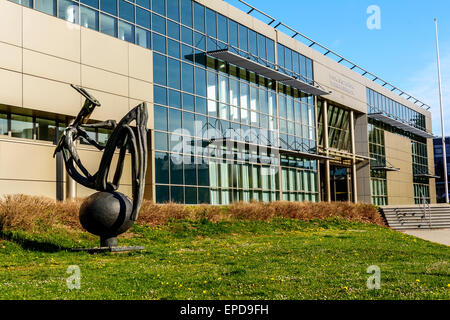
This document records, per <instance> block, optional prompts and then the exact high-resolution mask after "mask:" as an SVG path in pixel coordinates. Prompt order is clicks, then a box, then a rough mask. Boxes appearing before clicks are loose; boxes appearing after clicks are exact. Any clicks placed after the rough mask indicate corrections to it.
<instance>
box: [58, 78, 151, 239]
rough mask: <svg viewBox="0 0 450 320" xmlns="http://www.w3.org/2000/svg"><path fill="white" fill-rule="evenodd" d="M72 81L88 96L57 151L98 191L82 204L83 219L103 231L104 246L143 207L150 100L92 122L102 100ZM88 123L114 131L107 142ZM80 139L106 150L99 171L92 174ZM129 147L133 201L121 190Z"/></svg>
mask: <svg viewBox="0 0 450 320" xmlns="http://www.w3.org/2000/svg"><path fill="white" fill-rule="evenodd" d="M71 86H72V87H73V88H74V89H75V90H77V91H78V92H79V93H80V94H81V95H83V96H84V97H85V98H86V100H85V102H84V105H83V107H82V109H81V111H80V112H79V114H78V116H77V117H76V118H75V120H73V121H72V122H71V123H70V125H69V126H68V127H67V128H66V129H65V130H64V133H63V134H62V136H61V138H60V140H59V143H58V146H57V147H56V149H55V153H54V156H55V155H56V154H57V153H58V152H62V155H63V159H64V162H65V165H66V170H67V172H68V174H69V175H70V176H71V177H72V178H73V179H74V180H75V181H76V182H78V183H79V184H81V185H83V186H85V187H87V188H90V189H94V190H97V191H98V192H97V193H95V194H93V195H91V196H90V197H89V198H87V199H86V200H85V201H84V202H83V204H82V205H81V208H80V222H81V224H82V226H83V227H84V228H85V229H86V230H87V231H89V232H90V233H93V234H95V235H98V236H100V245H101V247H115V246H117V236H118V235H120V234H122V233H124V232H125V231H127V230H128V229H129V228H130V227H131V226H132V225H133V223H134V222H135V221H136V220H137V218H138V214H139V210H140V209H141V207H142V201H143V198H144V188H145V174H146V171H147V156H148V149H147V119H148V114H147V105H146V103H142V104H140V105H138V106H137V107H135V108H134V109H132V110H131V111H130V112H128V114H126V115H125V117H124V118H123V119H122V120H121V121H120V122H119V123H116V121H114V120H108V121H104V122H100V123H94V124H88V123H87V122H88V120H89V118H90V116H91V115H92V113H93V112H94V110H95V108H96V107H100V103H99V102H98V101H97V100H96V99H95V98H94V97H93V96H92V95H90V94H89V93H88V92H87V91H86V90H84V89H83V88H80V87H78V86H75V85H71ZM133 121H135V124H136V127H135V128H132V127H131V126H130V124H131V123H132V122H133ZM84 128H107V129H112V130H113V131H112V134H111V136H110V137H109V139H108V141H107V143H106V145H105V146H104V147H103V146H101V145H99V144H98V143H97V142H96V141H95V140H93V139H91V138H90V137H89V135H88V134H87V132H86V131H85V130H84ZM79 139H84V140H85V141H87V142H88V143H89V144H91V145H93V146H95V147H96V148H97V149H98V150H100V151H103V155H102V158H101V161H100V166H99V169H98V171H97V172H96V173H95V174H90V173H89V171H88V170H87V169H86V168H85V167H84V166H83V164H82V162H81V159H80V157H79V155H78V152H77V149H76V145H75V143H76V141H77V140H79ZM116 149H119V150H120V151H119V157H118V162H117V166H116V169H115V172H114V178H113V181H112V182H109V181H108V174H109V172H110V169H111V163H112V159H113V156H114V153H115V151H116ZM127 150H128V151H129V153H130V154H131V170H132V195H133V200H132V201H131V200H130V199H129V198H128V197H127V196H125V195H123V194H122V193H119V192H117V189H118V188H119V184H120V179H121V177H122V173H123V167H124V160H125V155H126V152H127Z"/></svg>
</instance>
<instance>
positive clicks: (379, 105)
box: [367, 88, 426, 131]
mask: <svg viewBox="0 0 450 320" xmlns="http://www.w3.org/2000/svg"><path fill="white" fill-rule="evenodd" d="M367 101H368V106H367V113H368V114H371V113H383V114H384V115H386V116H388V117H390V118H392V119H395V120H398V121H401V122H403V123H406V124H408V125H410V126H413V127H415V128H417V129H420V130H423V131H426V122H425V115H423V114H421V113H419V112H417V111H414V110H412V109H410V108H408V107H405V106H404V105H402V104H400V103H398V102H396V101H394V100H392V99H389V98H388V97H386V96H384V95H382V94H380V93H378V92H376V91H374V90H372V89H369V88H367Z"/></svg>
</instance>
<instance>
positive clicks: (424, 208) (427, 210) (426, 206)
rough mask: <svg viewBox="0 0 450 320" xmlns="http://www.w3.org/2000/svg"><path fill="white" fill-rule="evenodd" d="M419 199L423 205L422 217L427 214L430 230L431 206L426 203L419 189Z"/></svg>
mask: <svg viewBox="0 0 450 320" xmlns="http://www.w3.org/2000/svg"><path fill="white" fill-rule="evenodd" d="M420 198H421V200H422V204H423V217H424V218H425V217H426V216H427V212H428V227H429V228H430V230H431V206H430V203H429V202H428V201H427V199H426V197H425V194H424V193H423V190H422V189H420Z"/></svg>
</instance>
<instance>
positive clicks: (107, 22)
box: [100, 13, 117, 37]
mask: <svg viewBox="0 0 450 320" xmlns="http://www.w3.org/2000/svg"><path fill="white" fill-rule="evenodd" d="M100 31H101V32H103V33H105V34H108V35H110V36H113V37H117V19H116V18H113V17H111V16H109V15H106V14H103V13H101V14H100Z"/></svg>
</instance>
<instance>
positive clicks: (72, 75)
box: [23, 49, 81, 85]
mask: <svg viewBox="0 0 450 320" xmlns="http://www.w3.org/2000/svg"><path fill="white" fill-rule="evenodd" d="M23 72H24V73H27V74H31V75H34V76H38V77H42V78H48V79H51V80H56V81H61V82H65V83H68V84H76V85H80V82H81V81H80V78H81V72H80V64H79V63H75V62H72V61H69V60H66V59H61V58H56V57H53V56H49V55H47V54H43V53H39V52H36V51H30V50H27V49H24V50H23Z"/></svg>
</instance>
